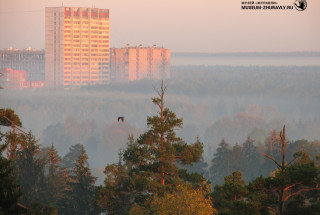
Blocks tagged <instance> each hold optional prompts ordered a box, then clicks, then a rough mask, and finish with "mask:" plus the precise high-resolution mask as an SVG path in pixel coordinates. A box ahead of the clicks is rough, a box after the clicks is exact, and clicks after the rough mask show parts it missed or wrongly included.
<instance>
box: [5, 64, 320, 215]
mask: <svg viewBox="0 0 320 215" xmlns="http://www.w3.org/2000/svg"><path fill="white" fill-rule="evenodd" d="M319 71H320V66H203V65H199V66H196V65H193V66H191V65H190V66H178V65H176V66H172V67H171V78H170V79H168V80H164V81H163V82H164V86H165V90H164V91H163V92H164V95H165V96H164V101H163V102H164V106H165V107H166V108H169V109H170V111H172V112H174V113H175V115H176V117H177V118H182V119H183V122H181V125H182V126H180V125H179V123H178V121H174V120H173V121H170V120H168V121H167V123H169V122H171V123H173V122H176V123H177V124H174V123H173V124H172V125H171V126H172V128H171V127H170V129H172V132H173V133H174V134H176V136H177V137H180V138H181V141H182V142H181V141H180V139H179V141H177V142H179V143H181V144H182V145H181V146H175V147H176V148H175V150H177V151H179V150H181V153H180V155H179V156H182V157H183V156H187V155H188V156H191V157H188V158H185V159H184V160H183V159H182V160H181V161H178V160H174V162H175V164H176V166H177V167H178V168H179V169H180V170H179V177H180V178H183V180H185V181H188V182H189V183H190V184H194V185H195V187H197V189H191V188H190V187H185V188H183V187H181V188H179V189H181V190H179V189H178V190H179V192H181V193H187V194H185V195H186V196H187V197H186V198H189V197H190V198H195V197H192V195H195V196H205V195H206V194H205V193H206V192H207V193H210V192H211V191H212V193H210V198H212V199H214V200H215V201H213V204H211V203H208V205H213V208H210V207H209V206H208V207H207V205H206V204H207V203H206V201H207V200H208V199H201V200H200V199H199V201H200V202H202V203H203V204H205V206H204V208H205V209H204V211H207V212H208V211H209V212H208V213H203V214H218V211H219V214H240V213H238V212H235V211H239V210H240V208H242V210H243V212H242V213H241V214H271V211H272V210H271V209H270V208H271V206H272V205H273V204H276V203H275V202H273V201H275V200H272V201H271V200H270V199H268V198H271V199H272V198H274V199H276V197H275V196H272V195H276V194H272V195H271V194H270V193H268V192H266V193H263V194H262V192H264V191H262V190H259V189H258V187H259V186H262V185H263V186H265V188H266V189H267V190H273V189H276V188H275V186H276V185H275V184H276V183H275V182H274V181H272V180H280V179H279V178H281V177H282V176H279V174H280V175H281V174H286V177H287V178H290V177H291V178H290V180H289V181H286V184H285V186H291V184H294V183H299V185H298V184H297V185H295V186H297V187H295V192H299V193H300V190H302V189H307V190H308V189H309V190H310V191H311V194H308V199H309V201H310V205H311V206H312V207H311V206H310V207H307V206H301V205H299V204H300V203H301V202H302V201H299V198H300V197H301V196H299V197H297V198H296V196H295V195H293V200H290V201H288V202H287V201H283V202H282V204H283V206H285V207H288V205H289V204H297V205H296V206H295V207H296V211H300V212H301V211H304V212H306V211H309V212H310V213H308V214H316V213H314V211H317V209H318V208H320V204H319V195H320V194H319V189H316V186H318V185H319V163H317V162H319V161H317V158H319V155H320V141H319V140H320V136H319V135H320V112H319V110H320V85H319V83H320V82H319V81H320V72H319ZM159 86H161V81H157V80H149V79H144V80H139V81H133V82H128V83H112V84H110V85H106V86H101V85H94V86H86V87H81V88H75V89H68V90H59V89H54V90H53V89H39V90H24V91H19V90H16V91H15V90H7V89H2V90H1V92H0V93H1V108H10V109H12V110H14V112H15V114H17V115H18V116H19V118H20V119H21V123H22V128H23V130H24V131H25V132H28V131H30V132H32V133H33V134H34V136H35V137H34V138H35V140H34V141H35V142H37V141H36V140H38V142H37V144H38V146H39V149H38V150H41V151H42V153H40V155H38V158H39V156H40V157H41V156H42V157H45V156H49V155H50V152H51V153H53V151H55V153H57V154H56V155H55V156H57V157H60V159H61V164H60V166H62V167H63V168H66V169H67V170H68V171H70V172H72V171H73V169H74V168H77V167H78V166H77V165H76V166H74V165H75V162H76V160H77V159H76V157H77V156H80V155H81V154H83V156H84V157H83V159H82V165H85V164H88V168H89V167H90V169H91V171H92V178H91V179H90V180H92V182H93V183H95V184H96V185H100V186H101V187H100V189H98V190H99V191H98V194H95V195H97V196H96V197H97V199H96V200H95V201H96V204H97V205H96V207H94V208H99V210H96V209H92V208H91V209H83V210H87V212H88V213H89V214H97V213H99V212H101V211H108V212H107V214H128V213H129V211H130V214H153V212H150V211H147V212H146V211H145V208H143V207H142V206H141V205H144V204H147V205H148V207H147V208H149V209H148V210H151V211H152V210H155V211H157V210H160V211H161V210H162V209H163V208H162V209H161V208H157V206H156V205H158V204H160V203H159V202H162V201H166V202H165V203H163V204H167V205H170V204H169V202H173V201H178V199H179V196H167V195H166V194H163V193H162V194H159V196H158V195H156V197H154V198H153V200H152V202H148V201H146V200H145V199H144V198H147V197H146V196H148V194H149V193H151V192H153V191H152V186H154V187H155V188H157V189H160V190H162V189H164V190H165V189H166V188H164V187H162V186H161V185H154V184H153V183H154V182H152V180H151V179H150V180H151V181H148V182H143V180H142V179H141V178H137V177H138V176H134V173H133V172H134V171H137V174H138V173H140V174H142V175H141V177H144V176H145V177H151V178H152V177H153V176H152V174H153V173H150V172H153V170H152V169H150V168H158V166H157V164H156V163H153V164H152V165H151V164H150V163H149V164H148V165H150V166H147V163H145V164H141V163H143V162H144V159H143V158H139V157H138V158H133V157H132V156H138V155H137V154H134V153H137V151H135V150H138V151H139V150H141V151H139V153H142V154H141V155H140V156H142V155H143V153H146V155H145V156H146V157H148V156H150V161H149V162H151V161H154V159H155V157H156V156H158V154H154V155H152V153H151V152H152V150H151V149H150V150H151V151H150V153H151V155H150V154H148V152H147V151H144V150H149V148H148V147H151V146H150V145H148V144H147V145H146V146H145V148H143V147H142V146H143V144H145V143H144V141H146V142H148V135H151V134H150V131H153V129H154V132H156V131H157V129H155V128H156V126H157V123H156V120H157V119H158V118H152V116H157V115H159V114H160V113H162V112H163V111H160V110H159V108H158V106H159V104H160V103H157V102H159V101H160V100H159V101H158V100H152V98H154V97H158V96H159V95H161V91H160V90H159V89H160V88H159ZM159 92H160V93H159ZM161 101H162V100H161ZM155 104H156V105H155ZM157 105H158V106H157ZM159 107H160V106H159ZM164 113H166V112H164ZM167 114H168V113H167ZM120 116H123V117H124V118H123V121H121V120H119V119H118V117H120ZM168 117H169V118H170V117H172V119H175V116H174V117H173V116H171V115H168ZM152 119H153V120H154V121H152ZM159 120H160V118H159ZM284 125H285V130H284V128H283V126H284ZM180 127H181V128H180ZM9 130H10V126H9V127H1V131H2V132H3V133H4V132H8V131H9ZM279 131H282V132H283V133H284V132H285V138H284V137H283V136H281V135H279ZM170 132H171V130H170ZM170 132H169V133H168V134H167V136H165V137H166V138H168V139H170V137H171V136H170V135H172V133H170ZM283 133H282V135H283ZM147 134H148V135H147ZM30 138H31V136H30ZM172 138H173V137H172ZM174 138H175V137H174ZM174 138H173V139H172V141H173V142H175V141H176V140H178V139H174ZM2 139H3V140H2V142H4V136H3V138H2ZM31 139H32V138H31ZM283 140H285V141H287V144H286V153H287V154H286V158H285V161H286V162H287V163H290V161H292V160H293V159H294V162H293V165H292V166H289V165H288V166H285V165H283V166H281V164H279V165H278V170H277V171H278V172H277V171H276V169H277V165H276V163H277V162H281V159H283V158H282V153H283V151H281V150H282V149H281V147H282V146H283V145H281V144H282V143H283ZM160 142H161V141H160ZM200 146H201V147H200ZM140 147H142V148H140ZM158 147H160V146H158ZM188 147H189V148H188ZM170 150H171V149H170ZM184 150H187V151H188V150H189V151H188V152H187V151H184ZM85 154H86V155H85ZM264 154H266V155H268V156H270V157H271V158H272V159H274V160H272V159H269V158H268V157H266V156H264ZM52 156H53V155H52ZM85 156H87V158H88V160H86V159H85ZM154 156H155V157H154ZM136 159H138V160H139V159H141V160H139V162H138V161H137V160H136ZM275 161H276V162H275ZM77 162H79V160H78V161H77ZM160 163H161V162H160ZM192 163H193V164H192ZM316 164H317V165H318V166H317V167H316ZM79 165H80V164H79ZM170 165H171V164H170ZM170 165H169V164H168V167H167V168H169V169H170V170H168V171H169V173H167V175H166V176H161V180H162V179H163V180H164V178H166V179H167V178H169V179H168V180H169V181H170V183H173V184H175V183H176V181H175V180H178V179H176V178H175V177H174V176H173V175H174V174H178V172H177V171H178V169H174V168H173V167H170ZM43 168H44V169H47V168H48V167H46V166H44V167H43ZM148 168H149V169H148ZM159 168H160V167H159ZM299 168H300V169H299ZM317 168H318V169H317ZM300 170H301V171H302V172H301V171H300ZM45 171H49V170H48V169H47V170H45ZM132 171H133V172H132ZM170 171H172V172H170ZM315 172H317V173H315ZM194 173H198V174H199V176H196V175H193V174H194ZM132 174H133V175H132ZM144 174H146V175H144ZM163 174H165V173H163ZM272 174H273V175H274V176H275V177H271V175H272ZM306 174H310V175H308V176H306V178H308V177H309V178H308V179H306V180H309V179H310V181H303V182H301V183H300V181H299V180H302V179H301V177H302V175H306ZM314 174H316V175H314ZM90 177H91V176H90ZM95 177H96V178H95ZM131 177H134V183H133V182H132V181H131V182H130V180H131ZM162 177H163V178H162ZM199 177H200V178H199ZM201 177H202V178H201ZM259 177H260V178H259ZM277 177H279V178H277ZM129 178H130V180H129ZM275 178H276V179H275ZM159 180H160V179H159ZM179 180H180V179H179ZM203 181H206V185H204V184H202V182H203ZM127 183H133V184H127ZM139 183H146V185H145V186H147V184H148V183H151V184H148V186H151V187H148V188H146V187H144V186H143V185H142V184H139ZM208 184H211V188H210V187H206V186H207V185H208ZM302 184H303V185H302ZM316 184H317V185H316ZM136 186H137V187H138V188H137V187H136ZM139 186H141V187H139ZM230 186H235V187H236V188H234V189H236V191H235V190H232V189H231V188H230ZM283 186H284V185H283ZM124 187H127V188H124ZM132 187H135V188H132ZM142 187H143V188H142ZM131 188H132V189H138V190H139V189H140V188H141V189H140V191H137V190H135V191H134V194H132V192H133V190H130V189H131ZM200 188H201V189H200ZM282 188H283V187H282ZM282 188H281V189H282ZM149 189H150V190H149ZM279 189H280V188H279ZM283 189H284V188H283ZM164 190H163V191H161V192H164V193H165V191H164ZM309 190H308V191H309ZM139 192H140V193H139ZM192 192H194V193H192ZM203 192H204V193H203ZM312 192H313V193H312ZM199 193H200V194H199ZM138 194H139V195H138ZM260 194H261V195H265V197H264V199H258V197H257V195H260ZM92 195H93V194H92ZM172 195H175V194H172ZM189 195H190V196H189ZM225 195H230V197H228V196H225ZM268 195H269V196H268ZM290 195H291V194H289V193H288V196H290ZM102 196H104V198H107V199H108V200H110V199H111V200H112V199H113V200H114V201H115V202H117V203H108V202H107V201H106V200H105V202H104V200H103V198H102ZM105 196H108V197H105ZM133 196H134V197H133ZM290 197H291V196H290ZM140 198H142V199H144V200H142V199H140ZM170 198H172V199H170ZM199 198H200V197H199ZM261 198H262V197H261ZM288 198H289V197H288ZM301 198H302V197H301ZM137 199H138V200H137ZM111 200H110V201H111ZM300 200H301V199H300ZM92 201H93V200H92ZM121 201H125V202H127V203H128V204H129V205H127V204H124V203H121ZM265 202H268V204H269V205H270V208H265V207H263V206H262V204H264V203H265ZM297 202H298V203H299V204H298V203H297ZM28 203H31V200H30V201H29V202H28ZM239 204H243V205H242V206H240V205H239ZM265 204H266V205H268V204H267V203H265ZM301 204H302V203H301ZM57 205H59V204H58V203H57ZM57 205H54V206H55V207H60V206H61V205H60V206H57ZM63 207H65V208H67V206H65V205H64V206H63ZM172 207H174V206H172ZM290 207H291V206H290ZM150 208H151V209H150ZM230 208H231V209H230ZM288 208H289V207H288ZM292 208H293V209H294V207H293V206H292ZM292 208H291V209H290V210H289V209H288V210H287V213H286V214H295V213H294V210H293V209H292ZM163 210H164V209H163ZM276 210H278V209H276ZM279 210H280V209H279ZM263 211H264V212H263ZM304 212H303V213H304ZM303 213H300V214H303ZM48 214H49V213H48ZM59 214H60V212H59ZM61 214H72V212H70V211H69V212H68V211H67V210H64V212H63V213H61ZM79 214H80V213H79ZM164 214H166V213H164ZM168 214H170V213H168ZM177 214H178V213H177ZM200 214H201V213H200ZM283 214H284V213H283Z"/></svg>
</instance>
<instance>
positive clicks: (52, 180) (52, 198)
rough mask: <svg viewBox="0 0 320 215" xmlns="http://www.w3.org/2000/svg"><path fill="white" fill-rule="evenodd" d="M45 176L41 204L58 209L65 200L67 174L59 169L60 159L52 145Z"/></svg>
mask: <svg viewBox="0 0 320 215" xmlns="http://www.w3.org/2000/svg"><path fill="white" fill-rule="evenodd" d="M47 159H48V160H47V165H46V166H47V171H48V173H47V175H46V178H45V194H46V195H45V197H44V198H43V199H42V202H43V203H45V204H48V205H52V206H55V207H60V206H61V205H62V202H63V201H64V200H65V199H66V190H67V189H68V186H67V181H68V173H67V171H66V170H65V169H63V168H61V167H60V157H59V156H58V153H57V151H56V149H55V148H54V146H53V145H51V147H50V148H49V152H48V154H47Z"/></svg>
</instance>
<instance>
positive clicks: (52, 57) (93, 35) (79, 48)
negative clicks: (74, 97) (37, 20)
mask: <svg viewBox="0 0 320 215" xmlns="http://www.w3.org/2000/svg"><path fill="white" fill-rule="evenodd" d="M45 16H46V19H45V29H46V30H45V43H46V44H45V51H46V60H45V63H46V66H45V74H46V81H45V83H46V87H49V88H52V87H53V88H68V87H73V86H81V85H91V84H106V83H108V82H109V80H110V78H109V75H110V74H109V73H110V72H109V71H110V70H109V62H110V42H109V41H110V30H109V29H110V22H109V9H98V8H77V7H47V8H46V9H45Z"/></svg>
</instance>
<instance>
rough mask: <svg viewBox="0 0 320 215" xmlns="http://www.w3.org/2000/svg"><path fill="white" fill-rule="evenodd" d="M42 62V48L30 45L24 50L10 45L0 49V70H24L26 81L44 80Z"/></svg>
mask: <svg viewBox="0 0 320 215" xmlns="http://www.w3.org/2000/svg"><path fill="white" fill-rule="evenodd" d="M44 62H45V60H44V50H36V49H32V48H30V47H29V48H27V49H24V50H19V49H14V48H12V47H10V48H8V49H6V50H0V70H4V69H6V68H12V69H13V70H25V71H26V79H27V80H28V81H44V76H45V72H44V71H45V70H44V65H45V64H44Z"/></svg>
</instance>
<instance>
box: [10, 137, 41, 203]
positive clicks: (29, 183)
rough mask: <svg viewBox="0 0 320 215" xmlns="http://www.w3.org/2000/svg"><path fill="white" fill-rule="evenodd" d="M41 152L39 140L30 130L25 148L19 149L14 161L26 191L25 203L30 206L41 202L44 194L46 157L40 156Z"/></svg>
mask: <svg viewBox="0 0 320 215" xmlns="http://www.w3.org/2000/svg"><path fill="white" fill-rule="evenodd" d="M39 153H41V150H40V146H39V144H38V140H37V139H36V138H35V137H34V135H33V134H32V133H31V131H30V132H28V133H27V134H26V136H25V143H24V147H23V149H20V150H19V151H18V156H17V158H16V159H15V160H14V161H13V162H14V166H15V174H16V176H17V180H18V183H19V184H20V185H21V189H22V191H23V193H24V195H23V201H22V202H23V203H24V204H25V205H26V206H30V205H31V203H32V202H36V201H39V202H41V200H42V198H43V195H44V189H43V186H44V183H45V182H44V167H45V159H44V158H39V157H38V155H39Z"/></svg>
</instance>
